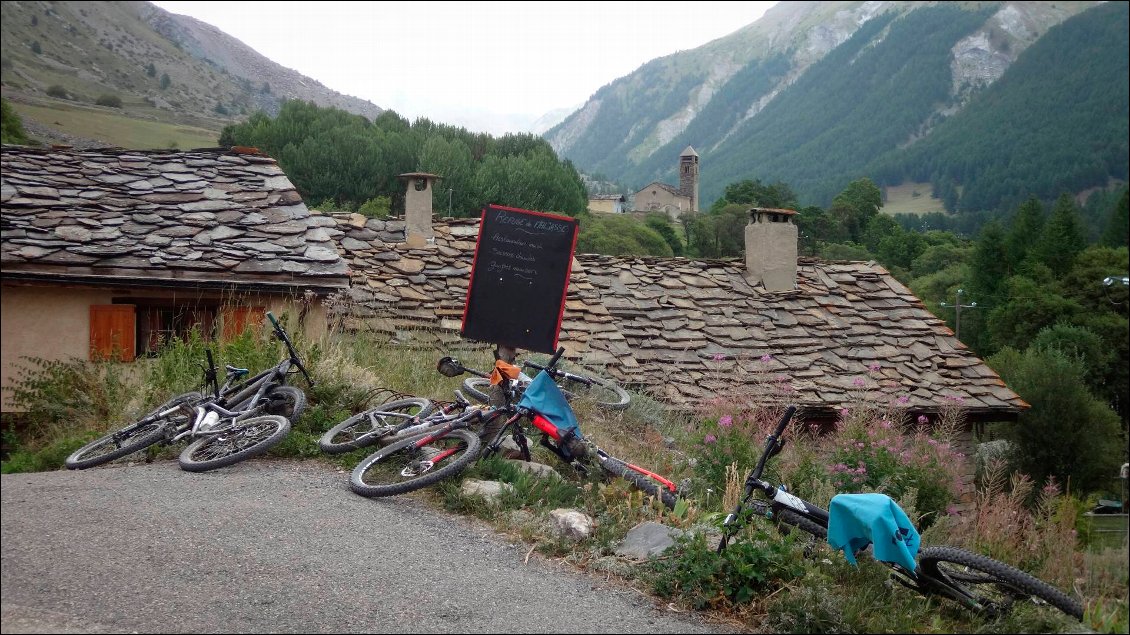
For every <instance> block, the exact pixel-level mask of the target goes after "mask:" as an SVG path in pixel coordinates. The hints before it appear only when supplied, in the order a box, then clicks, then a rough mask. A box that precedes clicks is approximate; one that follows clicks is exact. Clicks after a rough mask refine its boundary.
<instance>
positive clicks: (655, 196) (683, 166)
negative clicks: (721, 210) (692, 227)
mask: <svg viewBox="0 0 1130 635" xmlns="http://www.w3.org/2000/svg"><path fill="white" fill-rule="evenodd" d="M698 160H699V157H698V153H697V152H695V150H694V148H692V147H691V146H687V149H686V150H683V152H682V154H680V155H679V167H678V173H679V186H678V187H674V186H671V185H667V184H666V183H660V182H658V181H653V182H652V183H649V184H647V185H646V186H644V187H643V189H641V190H639V191H637V192H636V193H635V196H634V197H633V201H634V204H633V207H634V208H635V211H637V212H663V213H665V214H667V216H668V217H670V218H671V220H673V221H677V220H679V216H680V215H682V214H685V213H687V212H697V211H699V209H698V205H699V199H698V174H699V166H698Z"/></svg>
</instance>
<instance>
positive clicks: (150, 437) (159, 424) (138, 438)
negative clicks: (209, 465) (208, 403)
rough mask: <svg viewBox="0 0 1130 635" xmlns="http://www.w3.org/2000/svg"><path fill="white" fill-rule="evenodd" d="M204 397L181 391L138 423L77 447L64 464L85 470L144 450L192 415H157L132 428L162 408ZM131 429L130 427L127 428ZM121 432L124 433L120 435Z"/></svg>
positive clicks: (195, 401) (196, 393)
mask: <svg viewBox="0 0 1130 635" xmlns="http://www.w3.org/2000/svg"><path fill="white" fill-rule="evenodd" d="M203 399H204V396H203V395H201V394H200V393H198V392H186V393H184V394H181V395H177V396H176V397H173V398H172V399H170V400H168V401H166V402H165V403H163V404H161V405H160V406H158V407H157V408H155V409H154V410H153V411H152V412H150V413H149V414H147V415H145V416H144V417H142V418H141V419H138V420H137V421H135V422H134V423H131V424H130V425H128V426H125V427H124V428H121V429H119V430H116V431H114V432H111V433H110V434H107V435H105V436H103V437H100V438H98V439H95V440H94V441H91V442H90V443H87V444H86V445H84V446H82V447H81V448H79V449H77V450H75V451H74V452H72V453H71V455H70V456H68V457H67V458H66V459H65V460H64V461H63V464H64V465H66V467H67V469H69V470H85V469H87V468H90V467H94V466H96V465H102V464H103V463H109V462H110V461H113V460H115V459H120V458H121V457H123V456H126V455H128V454H133V453H134V452H137V451H139V450H144V449H145V448H147V447H149V446H151V445H153V444H154V443H157V442H159V441H161V440H162V439H164V438H165V429H166V427H168V426H170V425H171V426H174V427H175V426H176V425H177V424H178V423H179V422H180V421H183V419H184V418H187V417H189V416H190V415H189V414H188V413H187V412H186V413H185V414H183V415H179V416H178V414H176V413H174V414H171V415H169V416H168V417H165V418H163V419H154V420H153V421H151V422H149V423H148V424H146V425H144V426H142V427H139V428H137V429H136V430H130V428H133V427H134V426H136V425H138V424H139V423H141V422H142V421H145V420H146V419H148V418H150V417H152V416H154V415H156V414H158V413H159V412H161V411H162V410H167V409H169V408H171V407H173V406H175V405H177V404H180V403H185V404H195V403H198V402H199V401H201V400H203ZM127 430H130V431H129V432H126V431H127ZM119 435H124V436H122V437H121V438H119Z"/></svg>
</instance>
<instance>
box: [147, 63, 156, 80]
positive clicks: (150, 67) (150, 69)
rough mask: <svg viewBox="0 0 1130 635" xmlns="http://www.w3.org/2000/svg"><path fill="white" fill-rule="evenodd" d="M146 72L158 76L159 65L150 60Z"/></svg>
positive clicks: (151, 75)
mask: <svg viewBox="0 0 1130 635" xmlns="http://www.w3.org/2000/svg"><path fill="white" fill-rule="evenodd" d="M145 74H146V75H148V76H150V77H156V76H157V67H156V66H154V65H153V62H149V63H148V64H146V65H145Z"/></svg>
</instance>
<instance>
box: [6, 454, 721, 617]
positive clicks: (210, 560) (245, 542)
mask: <svg viewBox="0 0 1130 635" xmlns="http://www.w3.org/2000/svg"><path fill="white" fill-rule="evenodd" d="M0 494H2V496H0V498H2V514H0V520H2V523H0V524H2V534H0V539H2V542H0V553H2V560H0V564H2V567H0V568H2V570H0V613H2V614H0V625H2V627H3V628H2V630H3V632H4V633H29V632H65V633H77V632H84V633H110V632H127V633H128V632H140V633H174V632H175V633H184V632H255V633H260V632H286V633H355V632H379V633H422V632H460V633H471V632H476V633H512V632H518V633H596V632H617V633H720V632H732V631H731V630H730V629H728V628H727V627H725V626H719V625H712V624H707V623H704V622H703V621H701V620H699V619H697V618H696V617H695V616H693V615H691V614H686V613H676V612H672V611H668V610H662V609H660V608H657V607H656V605H655V603H654V602H653V601H652V600H651V599H649V598H647V597H645V596H643V595H642V594H640V593H639V592H636V591H633V590H630V589H625V588H623V587H621V586H618V585H616V584H615V583H610V582H606V581H605V579H604V578H603V577H597V576H591V575H585V574H581V573H578V572H576V571H574V570H572V569H570V568H569V567H568V566H566V565H562V564H560V563H558V562H556V561H552V560H547V559H542V558H539V557H537V555H536V554H535V555H534V556H533V557H531V558H530V560H529V562H528V563H524V562H523V561H524V560H525V557H526V552H527V551H528V547H527V546H525V545H522V544H514V543H512V542H510V541H508V540H507V539H506V538H504V537H501V536H499V535H498V534H497V533H495V532H494V531H492V530H491V529H490V528H489V527H486V526H485V525H484V524H482V523H477V522H475V521H473V520H471V519H467V518H463V517H459V516H453V515H449V514H446V513H443V512H441V511H437V510H435V509H432V508H431V507H429V506H427V505H425V504H424V503H422V502H421V501H417V500H414V499H412V498H410V497H396V498H385V499H366V498H362V497H360V496H357V495H355V494H353V493H352V492H350V491H349V486H348V474H346V473H344V472H341V471H339V470H337V469H335V468H333V467H329V466H327V465H324V464H320V463H316V462H294V461H277V460H252V461H247V462H244V463H240V464H237V465H235V466H232V467H229V468H223V469H220V470H216V471H213V472H206V473H203V474H191V473H188V472H183V471H181V470H180V469H179V468H178V467H177V464H176V462H175V461H159V462H156V463H153V464H143V463H137V464H129V465H123V466H111V467H104V468H96V469H92V470H86V471H81V472H68V471H57V472H43V473H35V474H6V475H4V476H3V477H2V487H0Z"/></svg>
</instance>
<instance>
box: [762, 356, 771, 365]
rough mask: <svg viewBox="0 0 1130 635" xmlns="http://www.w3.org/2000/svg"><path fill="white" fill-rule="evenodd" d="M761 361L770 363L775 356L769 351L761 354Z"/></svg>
mask: <svg viewBox="0 0 1130 635" xmlns="http://www.w3.org/2000/svg"><path fill="white" fill-rule="evenodd" d="M761 361H762V362H764V363H766V364H768V363H769V362H771V361H773V356H772V355H770V354H769V353H766V354H764V355H762V356H761Z"/></svg>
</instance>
